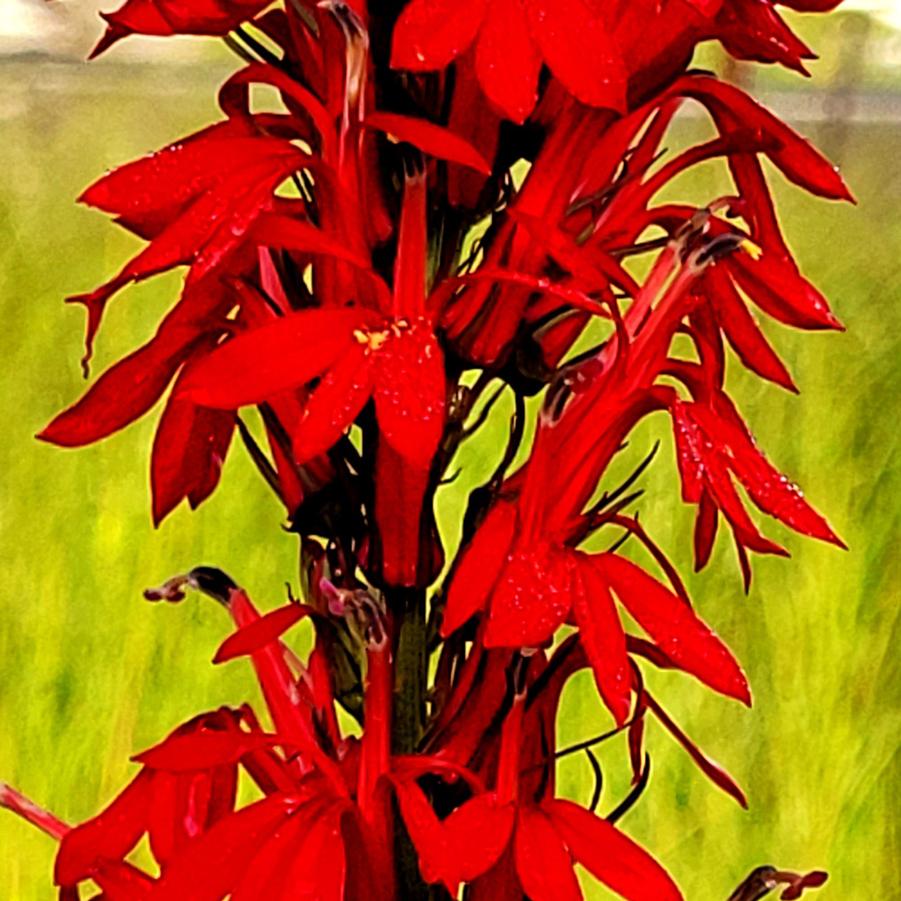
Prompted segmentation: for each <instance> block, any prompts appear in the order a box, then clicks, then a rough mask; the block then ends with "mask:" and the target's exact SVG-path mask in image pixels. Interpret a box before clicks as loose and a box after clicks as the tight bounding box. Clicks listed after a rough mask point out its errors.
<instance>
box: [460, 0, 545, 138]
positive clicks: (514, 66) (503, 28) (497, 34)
mask: <svg viewBox="0 0 901 901" xmlns="http://www.w3.org/2000/svg"><path fill="white" fill-rule="evenodd" d="M475 69H476V74H477V76H478V79H479V84H480V86H481V88H482V91H483V93H484V94H485V96H486V97H487V98H488V99H489V100H490V101H491V103H492V104H493V105H494V106H495V107H496V108H497V109H498V110H499V111H500V112H501V113H503V114H504V115H505V116H506V117H507V118H508V119H510V120H511V121H513V122H524V121H525V120H526V119H527V118H528V116H529V114H530V113H531V112H532V110H533V109H534V108H535V102H536V101H537V99H538V75H539V73H540V72H541V56H540V54H539V53H538V48H537V46H536V45H535V42H534V41H533V40H532V35H531V33H530V31H529V24H528V20H527V18H526V14H525V9H524V7H523V5H522V0H493V2H491V3H490V4H489V5H488V12H487V15H486V17H485V23H484V25H483V26H482V30H481V33H480V34H479V41H478V44H477V45H476V65H475Z"/></svg>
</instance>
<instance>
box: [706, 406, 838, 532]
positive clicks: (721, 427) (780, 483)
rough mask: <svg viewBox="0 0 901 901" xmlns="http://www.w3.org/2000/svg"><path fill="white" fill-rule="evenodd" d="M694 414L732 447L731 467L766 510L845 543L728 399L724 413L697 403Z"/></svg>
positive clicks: (804, 529)
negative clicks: (767, 452)
mask: <svg viewBox="0 0 901 901" xmlns="http://www.w3.org/2000/svg"><path fill="white" fill-rule="evenodd" d="M694 415H695V416H696V417H697V418H698V420H699V422H700V423H701V426H702V428H703V429H704V430H705V431H706V432H707V433H708V434H716V435H718V436H719V437H720V440H721V441H722V443H723V445H724V447H726V448H728V452H729V458H728V460H729V466H730V468H731V469H732V471H733V472H734V473H735V475H736V476H737V477H738V479H739V481H740V482H741V483H742V485H743V486H744V487H745V489H746V490H747V492H748V495H749V496H750V498H751V500H752V501H754V503H755V504H756V505H757V506H758V507H759V508H760V509H761V510H762V511H763V512H764V513H767V514H768V515H770V516H773V517H775V518H776V519H778V520H779V521H780V522H783V523H785V525H787V526H789V527H790V528H792V529H794V530H795V531H796V532H800V533H801V534H803V535H809V536H810V537H811V538H817V539H819V540H820V541H828V542H830V543H831V544H835V545H838V546H839V547H844V546H845V545H844V542H842V540H841V539H840V538H839V537H838V536H837V535H836V534H835V532H834V531H833V530H832V528H831V527H830V526H829V524H828V523H827V522H826V520H825V519H824V518H823V517H822V516H821V515H820V514H819V513H817V511H816V510H814V508H813V507H811V505H810V504H809V503H808V502H807V501H806V500H805V498H804V495H803V493H802V492H801V490H800V489H799V488H798V486H797V485H795V484H794V483H793V482H791V481H790V480H789V479H788V478H787V477H786V476H785V475H783V474H782V473H781V472H780V471H779V470H778V469H776V467H775V466H773V464H772V463H770V461H769V460H767V458H766V457H765V456H764V454H763V452H762V451H761V450H760V448H759V447H758V446H757V443H756V442H755V441H754V439H753V437H752V435H751V433H750V432H749V431H748V429H747V426H745V424H744V422H742V420H741V418H740V417H739V415H738V412H737V411H736V410H735V408H734V407H731V405H730V406H726V401H725V400H724V401H723V411H722V415H717V414H715V413H714V412H713V411H712V410H711V409H709V408H706V407H703V406H698V405H696V409H695V410H694Z"/></svg>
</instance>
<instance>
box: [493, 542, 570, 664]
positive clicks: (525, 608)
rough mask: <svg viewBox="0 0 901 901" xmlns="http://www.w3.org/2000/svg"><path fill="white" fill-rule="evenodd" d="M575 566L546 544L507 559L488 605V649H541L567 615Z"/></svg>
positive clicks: (567, 556) (516, 553) (519, 552)
mask: <svg viewBox="0 0 901 901" xmlns="http://www.w3.org/2000/svg"><path fill="white" fill-rule="evenodd" d="M573 568H574V567H573V563H572V560H571V558H570V556H569V554H566V553H563V552H560V551H556V550H554V549H553V548H551V547H550V546H548V545H547V544H538V545H536V546H535V547H534V548H530V549H528V550H519V551H516V552H514V553H513V554H511V556H510V558H509V560H508V561H507V563H506V565H505V566H504V569H503V571H502V573H501V576H500V579H499V581H498V583H497V587H496V588H495V590H494V594H493V596H492V599H491V612H490V616H489V618H488V628H487V629H486V630H485V646H486V647H529V648H531V647H540V646H541V645H543V644H545V643H546V642H547V641H549V640H550V639H551V637H552V636H553V634H554V633H555V632H556V631H557V629H558V628H559V627H560V626H561V625H563V623H564V621H565V620H566V617H567V614H568V613H569V610H570V603H571V592H572V573H573Z"/></svg>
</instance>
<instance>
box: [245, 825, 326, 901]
mask: <svg viewBox="0 0 901 901" xmlns="http://www.w3.org/2000/svg"><path fill="white" fill-rule="evenodd" d="M309 828H310V824H309V822H308V821H307V820H306V819H305V818H304V817H303V816H301V815H298V814H295V815H294V816H292V817H291V818H290V819H288V820H287V821H286V822H285V823H284V824H283V825H282V826H280V827H279V828H278V829H277V830H276V831H275V832H273V833H272V836H271V837H270V838H269V840H268V841H267V842H266V843H265V844H264V845H263V846H262V848H261V849H260V851H259V853H258V854H257V855H256V856H255V857H254V858H253V860H252V861H251V863H250V866H248V867H247V870H246V871H245V873H244V876H243V878H242V879H241V881H240V882H239V883H238V885H237V887H236V888H235V890H234V892H233V893H232V896H231V898H232V901H260V899H261V898H266V899H269V898H271V899H281V898H282V897H283V896H282V895H280V894H278V893H279V892H281V891H282V890H283V889H285V882H286V875H287V871H288V866H289V864H290V862H291V861H292V860H293V859H294V855H295V854H296V852H297V848H298V847H299V846H300V845H301V844H302V842H303V839H304V836H305V834H306V833H307V832H308V831H309Z"/></svg>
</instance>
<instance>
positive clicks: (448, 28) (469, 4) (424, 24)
mask: <svg viewBox="0 0 901 901" xmlns="http://www.w3.org/2000/svg"><path fill="white" fill-rule="evenodd" d="M485 3H486V0H412V2H411V3H408V4H407V6H406V8H405V9H404V11H403V12H402V13H401V16H400V18H399V19H398V20H397V25H395V26H394V36H393V40H392V45H391V65H392V66H394V68H395V69H411V70H413V71H415V72H428V71H430V70H433V69H443V68H444V67H445V66H446V65H447V64H448V63H450V62H451V60H453V59H455V58H456V57H457V56H459V55H460V54H461V53H462V52H463V51H464V50H465V49H466V48H467V47H468V46H469V45H470V44H471V43H472V41H473V38H475V36H476V32H477V31H478V30H479V26H480V25H481V24H482V17H483V15H484V13H485Z"/></svg>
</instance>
